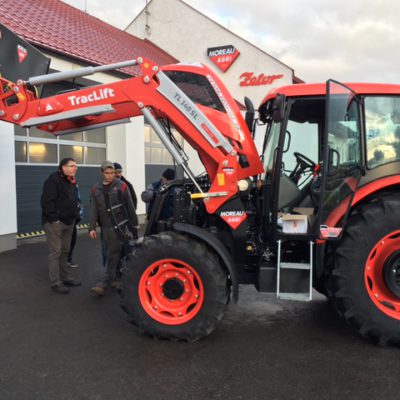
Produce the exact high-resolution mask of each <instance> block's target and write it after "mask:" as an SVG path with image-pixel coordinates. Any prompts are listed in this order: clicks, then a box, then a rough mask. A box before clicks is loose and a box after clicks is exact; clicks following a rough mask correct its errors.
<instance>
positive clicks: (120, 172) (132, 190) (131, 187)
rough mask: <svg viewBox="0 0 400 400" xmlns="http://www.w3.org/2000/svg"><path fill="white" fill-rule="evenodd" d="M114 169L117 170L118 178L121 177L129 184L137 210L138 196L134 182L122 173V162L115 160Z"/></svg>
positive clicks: (116, 175)
mask: <svg viewBox="0 0 400 400" xmlns="http://www.w3.org/2000/svg"><path fill="white" fill-rule="evenodd" d="M114 171H115V177H116V178H117V179H121V181H122V182H125V183H126V184H127V186H128V189H129V193H130V194H131V197H132V201H133V205H134V206H135V210H136V209H137V197H136V193H135V189H134V188H133V186H132V183H130V182H129V181H128V179H126V178H125V177H124V175H123V174H122V165H121V164H120V163H117V162H115V163H114Z"/></svg>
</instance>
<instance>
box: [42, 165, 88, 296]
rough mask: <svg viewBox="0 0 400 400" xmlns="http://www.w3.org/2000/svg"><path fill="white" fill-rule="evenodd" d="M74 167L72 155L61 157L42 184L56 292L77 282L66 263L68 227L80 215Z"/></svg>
mask: <svg viewBox="0 0 400 400" xmlns="http://www.w3.org/2000/svg"><path fill="white" fill-rule="evenodd" d="M77 168H78V166H77V165H76V162H75V160H74V159H73V158H64V159H63V160H61V162H60V165H59V167H58V171H56V172H54V173H52V174H51V175H50V176H49V177H48V179H47V180H46V182H45V183H44V185H43V192H42V198H41V206H42V223H43V229H44V231H45V232H46V237H47V245H48V249H49V254H48V266H49V277H50V281H51V288H52V289H53V290H54V291H55V292H57V293H68V292H69V289H68V287H67V286H79V285H80V284H81V283H80V282H78V281H77V280H74V279H73V278H72V277H71V275H70V271H69V268H68V267H67V257H68V253H69V249H70V245H71V237H72V231H73V229H74V225H75V223H76V221H78V220H79V218H80V213H79V211H80V202H79V199H78V196H77V190H76V179H75V175H76V171H77Z"/></svg>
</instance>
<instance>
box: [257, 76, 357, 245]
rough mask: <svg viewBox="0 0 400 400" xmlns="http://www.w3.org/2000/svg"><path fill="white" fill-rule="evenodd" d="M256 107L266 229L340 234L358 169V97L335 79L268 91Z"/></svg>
mask: <svg viewBox="0 0 400 400" xmlns="http://www.w3.org/2000/svg"><path fill="white" fill-rule="evenodd" d="M259 111H260V118H261V120H262V121H264V122H265V123H266V124H267V132H266V136H265V141H264V146H263V151H262V160H263V163H264V168H265V176H264V183H265V187H266V188H268V189H266V193H265V196H264V198H265V208H264V209H265V212H266V213H267V214H268V215H269V217H270V221H271V223H270V224H268V225H266V229H269V230H270V232H269V237H272V238H273V239H279V238H287V237H289V236H292V235H294V237H295V238H296V239H299V240H313V239H316V238H318V237H320V238H328V237H329V238H333V237H335V238H337V237H339V236H340V233H341V227H342V224H343V222H344V220H345V216H346V214H347V211H348V209H349V207H350V204H351V202H352V199H353V195H354V192H355V190H356V188H357V185H358V182H359V179H360V177H361V173H362V171H363V169H362V165H363V160H362V151H361V148H362V147H361V143H362V139H361V138H362V130H361V129H362V124H361V106H360V102H359V100H358V97H357V96H356V95H355V93H354V92H353V91H352V90H351V89H349V88H347V87H345V86H343V85H341V84H339V83H337V82H334V81H329V82H328V83H327V85H326V86H325V85H294V86H290V87H285V88H280V89H279V93H274V94H273V95H272V96H270V97H269V98H268V97H267V99H266V100H265V101H264V102H263V104H262V105H261V107H260V110H259ZM338 207H340V210H338V209H337V208H338ZM339 212H340V214H341V218H339V219H334V218H333V215H335V213H336V214H337V213H339Z"/></svg>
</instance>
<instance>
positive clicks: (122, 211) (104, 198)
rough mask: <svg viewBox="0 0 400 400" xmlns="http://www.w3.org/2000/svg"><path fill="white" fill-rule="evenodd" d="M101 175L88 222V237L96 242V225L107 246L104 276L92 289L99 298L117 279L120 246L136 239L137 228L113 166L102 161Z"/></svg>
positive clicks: (131, 209) (129, 200)
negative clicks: (99, 228)
mask: <svg viewBox="0 0 400 400" xmlns="http://www.w3.org/2000/svg"><path fill="white" fill-rule="evenodd" d="M101 172H102V181H101V182H99V183H98V184H96V185H95V186H93V188H92V192H91V197H90V221H89V235H90V237H91V238H92V239H96V237H97V233H96V224H99V225H100V227H101V229H102V233H103V240H104V241H105V244H106V247H107V265H106V273H105V275H104V276H103V278H102V279H101V280H100V282H98V283H97V284H96V286H94V287H93V288H92V290H93V291H94V292H95V293H96V294H97V295H98V296H103V295H104V293H105V290H106V289H107V287H109V286H111V284H112V283H114V282H116V280H117V279H118V273H119V270H118V269H119V263H120V260H121V256H122V251H123V246H124V244H125V243H126V242H127V241H128V240H129V238H136V235H137V228H138V225H139V223H138V218H137V216H136V211H135V207H134V206H133V201H132V198H131V195H130V193H129V189H128V186H127V185H126V183H124V182H122V181H121V180H120V179H116V178H115V171H114V165H113V163H112V162H111V161H104V162H103V163H102V165H101Z"/></svg>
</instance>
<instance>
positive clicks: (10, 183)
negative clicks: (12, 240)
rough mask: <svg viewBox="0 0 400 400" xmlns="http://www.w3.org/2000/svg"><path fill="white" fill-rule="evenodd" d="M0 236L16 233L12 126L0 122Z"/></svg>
mask: <svg viewBox="0 0 400 400" xmlns="http://www.w3.org/2000/svg"><path fill="white" fill-rule="evenodd" d="M0 144H1V145H0V182H1V185H0V199H1V200H0V236H2V235H9V234H15V233H16V232H17V192H16V184H15V148H14V126H13V125H12V124H9V123H7V122H3V121H0Z"/></svg>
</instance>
